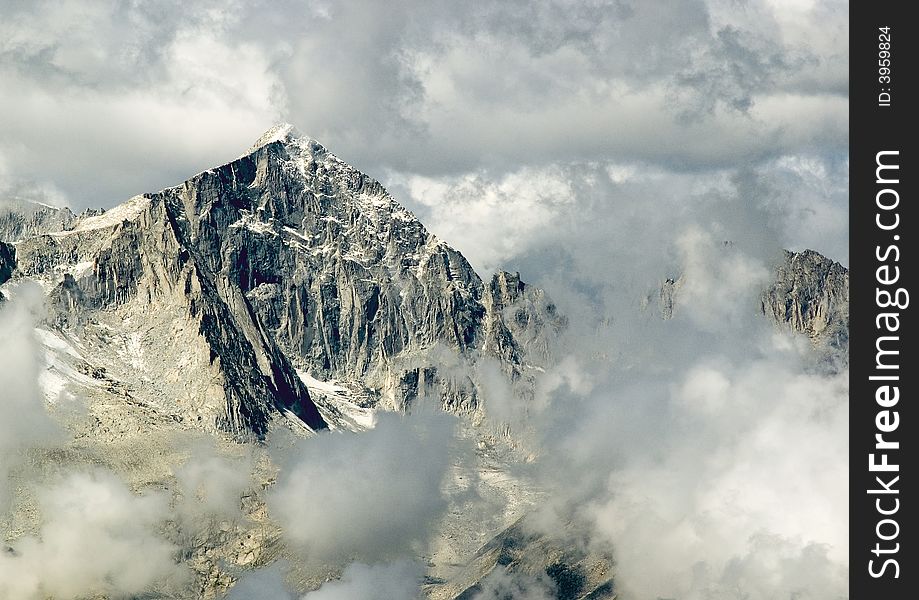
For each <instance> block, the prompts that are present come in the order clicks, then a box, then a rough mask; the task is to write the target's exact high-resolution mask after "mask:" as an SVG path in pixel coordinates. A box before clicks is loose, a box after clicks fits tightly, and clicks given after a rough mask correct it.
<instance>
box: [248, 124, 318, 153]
mask: <svg viewBox="0 0 919 600" xmlns="http://www.w3.org/2000/svg"><path fill="white" fill-rule="evenodd" d="M301 137H304V136H303V135H302V134H301V133H300V132H299V131H298V130H297V128H296V127H294V126H293V125H292V124H290V123H277V124H275V125H274V126H272V127H271V128H270V129H268V131H266V132H265V133H263V134H262V135H261V136H260V137H259V138H258V139H257V140H255V143H254V144H252V146H250V147H249V150H248V151H247V152H246V154H251V153H252V152H255V151H256V150H258V149H259V148H261V147H262V146H267V145H268V144H271V143H273V142H287V141H290V140H295V139H298V138H301Z"/></svg>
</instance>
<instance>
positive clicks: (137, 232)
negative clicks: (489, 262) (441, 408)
mask: <svg viewBox="0 0 919 600" xmlns="http://www.w3.org/2000/svg"><path fill="white" fill-rule="evenodd" d="M3 223H4V224H5V225H4V229H3V231H4V235H5V236H6V237H7V238H8V239H10V240H13V241H15V242H16V254H17V258H16V271H15V276H18V277H30V278H35V279H38V280H39V281H42V282H43V284H44V285H45V286H46V288H48V290H49V298H50V299H51V305H52V306H53V307H54V309H55V310H54V315H53V320H54V322H55V323H56V324H57V325H58V326H60V327H62V328H64V329H66V330H67V331H69V332H70V333H71V334H73V335H74V336H76V337H77V338H79V339H81V340H83V341H86V342H87V343H90V344H92V343H93V342H92V340H93V339H95V338H94V337H93V336H92V335H87V332H92V331H98V330H99V329H104V328H105V327H110V328H112V329H114V330H115V331H117V335H118V336H120V337H123V338H125V339H126V340H127V341H128V342H130V343H127V342H126V343H125V347H126V348H128V352H127V353H122V356H119V357H114V358H112V360H109V361H108V362H109V363H110V364H106V365H105V367H106V368H107V369H109V370H113V371H115V372H121V373H123V374H124V375H125V376H126V378H127V379H128V380H139V381H140V382H143V385H138V388H143V389H139V390H138V393H139V394H141V395H145V396H147V397H148V399H149V400H150V401H151V402H154V403H156V404H158V405H161V406H163V407H165V408H166V409H167V410H169V411H170V412H172V413H174V414H175V415H176V417H177V418H180V419H183V420H191V421H193V422H198V423H200V424H201V425H202V426H204V427H209V426H215V427H217V428H220V429H225V430H228V431H231V432H234V433H237V434H254V435H256V436H262V435H264V433H265V432H266V430H267V428H268V423H269V421H270V419H271V418H272V415H274V414H278V413H279V412H280V413H285V414H288V415H290V414H293V415H296V416H297V417H299V418H300V419H301V420H302V421H303V422H304V423H305V424H306V425H308V426H309V427H310V428H313V429H316V428H322V427H325V426H326V425H327V423H326V419H325V418H324V417H323V414H322V413H323V411H324V412H326V414H327V416H329V417H330V418H334V415H332V413H333V412H334V411H333V410H331V408H329V407H324V408H323V409H321V408H320V407H317V405H316V404H315V402H314V401H313V399H311V397H310V393H309V391H308V389H307V387H306V385H305V384H304V383H303V378H302V377H301V376H300V375H306V377H307V378H308V380H313V381H316V380H318V381H323V382H326V381H335V382H343V383H346V384H349V385H350V386H351V388H352V390H354V391H355V394H354V395H355V397H356V398H358V401H359V403H361V404H362V405H365V406H367V405H376V404H380V403H382V405H383V406H386V407H388V408H395V409H401V408H404V407H405V406H407V405H409V404H411V403H412V402H414V401H416V400H417V399H418V398H419V397H423V396H425V395H430V394H432V393H436V395H437V396H439V397H440V398H442V401H443V403H444V405H445V407H446V408H448V409H450V410H453V411H456V412H466V413H468V412H473V411H475V410H476V409H477V408H478V407H479V398H478V393H477V390H476V386H475V384H474V383H473V380H472V377H471V375H470V374H471V368H472V365H473V364H474V363H475V361H476V360H477V359H478V358H479V357H481V356H490V357H493V358H497V359H498V360H499V361H500V362H501V365H502V370H503V371H504V372H505V373H506V374H507V375H508V377H510V378H511V379H514V380H516V379H520V378H521V377H522V376H523V375H525V374H526V372H527V369H529V368H531V367H533V366H534V365H536V364H540V363H542V362H543V361H544V360H545V358H546V356H547V353H548V344H549V340H550V339H551V337H552V334H553V332H555V331H557V329H558V328H559V327H561V326H563V324H564V323H563V320H562V319H560V318H559V317H558V315H556V314H555V308H554V305H552V303H551V301H549V300H548V298H547V297H546V296H545V294H544V293H543V292H542V291H540V290H536V289H533V288H531V287H530V286H526V285H525V284H524V283H522V282H521V281H520V279H519V276H517V275H512V274H509V273H499V274H497V275H495V276H494V277H493V278H492V280H491V281H490V282H489V283H488V284H486V283H483V281H482V280H481V279H480V278H479V276H478V275H477V274H476V273H475V272H474V271H473V269H472V268H471V266H470V265H469V263H468V262H467V261H466V259H465V258H464V257H463V256H462V255H461V254H460V253H459V252H457V251H455V250H454V249H452V248H450V247H449V246H447V245H446V244H445V243H443V242H442V241H440V240H438V239H436V238H435V237H434V236H433V235H431V234H430V233H429V232H428V231H427V230H426V229H425V228H424V226H423V225H422V224H421V223H420V222H419V221H418V220H417V219H416V218H415V217H414V216H413V215H412V214H411V213H410V212H409V211H407V210H406V209H405V208H403V207H402V206H400V205H399V204H398V203H396V202H395V201H394V200H393V199H392V198H391V197H390V196H389V194H388V193H387V192H386V190H384V189H383V187H382V186H381V185H380V184H379V183H378V182H377V181H375V180H373V179H371V178H370V177H368V176H366V175H364V174H363V173H361V172H359V171H357V170H356V169H354V168H353V167H351V166H349V165H347V164H346V163H344V162H343V161H341V160H340V159H338V158H337V157H335V156H334V155H332V154H331V153H329V152H328V151H327V150H326V149H325V148H324V147H323V146H321V145H320V144H319V143H318V142H316V141H314V140H311V139H309V138H306V137H300V136H298V135H297V134H295V133H294V132H293V131H292V129H291V127H290V126H280V127H277V128H275V129H273V130H271V131H269V132H267V133H266V134H265V135H264V136H263V137H262V138H261V139H260V140H259V141H258V142H256V144H255V145H254V146H253V147H252V148H250V150H249V152H248V153H247V154H246V155H244V156H242V157H241V158H239V159H237V160H236V161H233V162H231V163H229V164H226V165H223V166H221V167H218V168H216V169H211V170H209V171H205V172H203V173H200V174H198V175H196V176H195V177H193V178H191V179H189V180H188V181H186V182H184V183H182V184H181V185H178V186H175V187H172V188H169V189H166V190H163V191H162V192H159V193H156V194H145V195H143V196H137V197H135V198H132V199H131V200H129V201H128V202H126V203H125V204H123V205H121V206H118V207H116V208H114V209H112V210H111V211H108V212H106V213H104V214H98V213H85V214H84V215H81V216H80V217H74V216H73V215H72V213H70V212H69V211H65V210H57V209H51V208H48V207H39V208H37V209H35V210H34V211H33V212H32V213H31V214H23V215H20V216H18V217H16V216H14V214H13V213H12V212H11V213H9V214H8V215H7V217H6V220H5V221H3ZM7 262H10V261H7ZM5 264H6V263H5ZM113 321H117V323H115V322H113ZM97 337H98V336H97ZM105 338H106V336H105V335H102V336H101V339H105ZM170 341H172V342H173V343H170ZM96 347H97V349H98V352H96V353H94V355H102V356H105V355H106V354H110V352H107V351H106V350H105V349H104V348H102V345H101V344H98V343H97V344H96ZM164 347H166V348H168V350H167V351H165V352H164V351H163V350H164ZM131 353H133V354H131ZM445 359H446V360H445ZM445 363H447V364H449V365H451V366H450V368H443V365H444V364H445ZM190 369H191V370H193V371H194V372H195V373H198V374H199V375H194V376H189V375H190V371H189V370H190Z"/></svg>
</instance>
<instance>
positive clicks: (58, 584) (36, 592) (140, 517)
mask: <svg viewBox="0 0 919 600" xmlns="http://www.w3.org/2000/svg"><path fill="white" fill-rule="evenodd" d="M39 505H40V509H41V512H42V517H43V524H42V526H41V529H40V531H39V532H38V534H37V535H36V536H25V537H21V538H19V539H17V540H16V541H15V542H13V544H12V549H11V550H7V551H5V552H4V553H3V554H2V555H0V593H2V594H0V595H2V596H3V597H4V598H9V599H10V600H33V599H38V598H45V597H48V596H54V597H60V598H73V597H82V596H89V595H94V594H106V595H116V596H128V595H133V594H138V593H141V592H143V591H145V590H147V589H148V588H150V587H151V586H153V585H154V584H156V583H162V582H163V581H164V580H169V579H172V580H174V581H179V580H181V578H182V577H183V576H184V574H185V573H184V571H181V570H180V569H179V568H178V567H177V566H176V563H175V561H174V555H175V553H176V552H177V548H175V547H173V546H172V545H171V544H169V543H167V542H166V541H164V540H163V539H162V538H160V537H159V536H158V535H157V534H156V533H155V528H156V527H157V526H158V525H159V523H160V522H161V521H162V520H164V519H165V518H166V516H167V515H168V502H167V499H166V498H165V497H164V496H161V495H160V496H158V495H154V494H148V495H145V496H135V495H134V494H133V493H131V491H130V490H129V489H128V488H127V487H126V486H125V485H124V483H122V482H121V481H119V480H118V479H117V478H115V477H114V476H113V475H112V474H110V473H106V472H103V471H93V472H90V473H72V474H70V475H68V476H67V477H66V478H64V479H63V481H61V482H60V483H58V484H56V485H54V486H52V487H50V488H47V489H43V490H41V491H40V492H39Z"/></svg>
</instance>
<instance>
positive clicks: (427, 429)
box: [268, 413, 456, 564]
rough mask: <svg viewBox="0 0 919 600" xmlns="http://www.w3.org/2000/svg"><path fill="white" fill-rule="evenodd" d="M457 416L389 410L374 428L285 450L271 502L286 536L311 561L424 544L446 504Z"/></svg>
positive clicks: (401, 551)
mask: <svg viewBox="0 0 919 600" xmlns="http://www.w3.org/2000/svg"><path fill="white" fill-rule="evenodd" d="M454 421H455V418H454V417H451V416H448V415H446V414H442V413H441V414H419V415H412V416H408V417H400V416H399V415H395V414H389V413H384V414H380V415H379V416H378V419H377V423H376V425H375V427H374V428H373V429H371V430H370V431H367V432H363V433H359V434H352V433H341V432H331V433H324V434H321V435H319V436H317V437H315V438H311V439H308V440H304V441H303V442H302V443H300V444H299V445H298V446H297V447H296V448H294V449H292V450H290V451H289V452H287V453H286V454H285V455H284V456H280V457H278V460H279V462H280V464H281V469H282V470H281V473H280V474H279V476H278V483H277V485H276V487H275V488H274V489H272V490H271V491H270V492H269V497H268V505H269V508H270V512H271V515H272V517H273V518H274V519H275V520H276V521H277V522H278V523H279V524H280V525H281V527H282V530H283V532H284V536H285V539H286V541H287V542H288V543H290V544H291V545H292V546H293V547H294V548H297V549H298V550H299V551H300V553H301V556H303V557H304V558H305V560H306V561H307V562H310V563H316V562H331V563H333V564H334V563H337V562H340V561H344V560H350V559H355V558H357V559H360V560H363V561H372V562H375V561H379V560H386V559H391V558H398V557H400V556H402V555H406V554H409V555H411V553H412V552H413V551H415V552H418V551H423V549H424V547H425V544H426V543H427V541H428V538H429V535H430V527H431V525H432V524H433V522H434V520H435V519H436V518H437V517H438V516H439V515H440V514H442V512H443V511H444V510H445V508H446V500H445V499H444V497H443V495H442V493H441V483H442V481H443V479H444V476H445V475H446V471H447V467H448V466H449V464H450V462H449V461H450V453H451V451H453V450H455V449H456V444H455V443H454V442H452V440H453V427H454Z"/></svg>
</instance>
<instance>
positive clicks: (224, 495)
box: [175, 442, 254, 528]
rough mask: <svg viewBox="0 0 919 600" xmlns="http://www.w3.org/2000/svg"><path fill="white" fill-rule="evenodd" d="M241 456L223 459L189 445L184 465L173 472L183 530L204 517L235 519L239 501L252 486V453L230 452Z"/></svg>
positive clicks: (205, 446) (243, 450)
mask: <svg viewBox="0 0 919 600" xmlns="http://www.w3.org/2000/svg"><path fill="white" fill-rule="evenodd" d="M233 450H235V451H236V453H237V454H239V455H241V456H236V457H232V458H231V457H226V456H221V455H220V454H218V453H217V452H216V451H215V449H214V448H213V447H212V446H211V445H209V444H207V443H205V442H198V443H193V444H192V445H191V447H190V453H191V455H190V457H189V459H188V461H187V462H186V463H185V464H184V465H182V466H180V467H178V468H176V469H175V477H176V481H177V483H178V489H179V490H180V494H181V496H180V501H179V503H178V509H179V511H180V512H181V514H182V516H183V517H184V518H185V521H186V522H185V524H184V525H185V526H186V527H188V528H194V527H195V526H196V524H198V523H200V520H201V519H202V518H205V517H211V518H218V519H219V518H230V519H232V518H238V517H240V516H241V511H240V499H241V497H242V495H243V493H244V492H245V491H246V490H247V489H248V488H249V487H251V486H252V485H253V481H252V471H253V468H254V461H253V456H252V450H251V449H249V448H245V447H241V448H234V449H233Z"/></svg>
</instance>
